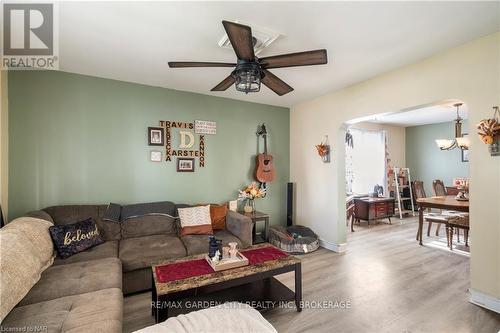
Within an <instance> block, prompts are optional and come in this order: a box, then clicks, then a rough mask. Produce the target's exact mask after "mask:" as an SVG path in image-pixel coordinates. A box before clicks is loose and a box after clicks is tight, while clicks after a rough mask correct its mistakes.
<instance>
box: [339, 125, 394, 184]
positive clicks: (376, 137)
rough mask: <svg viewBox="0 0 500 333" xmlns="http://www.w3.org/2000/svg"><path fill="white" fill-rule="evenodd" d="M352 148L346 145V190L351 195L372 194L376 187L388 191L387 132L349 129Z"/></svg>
mask: <svg viewBox="0 0 500 333" xmlns="http://www.w3.org/2000/svg"><path fill="white" fill-rule="evenodd" d="M349 133H350V134H351V135H352V143H353V145H352V147H351V146H350V145H346V189H347V193H349V194H367V193H372V192H373V188H374V186H375V185H377V184H378V185H381V186H383V187H384V189H385V190H384V191H385V192H384V194H387V189H386V149H385V146H386V132H385V131H370V130H361V129H349Z"/></svg>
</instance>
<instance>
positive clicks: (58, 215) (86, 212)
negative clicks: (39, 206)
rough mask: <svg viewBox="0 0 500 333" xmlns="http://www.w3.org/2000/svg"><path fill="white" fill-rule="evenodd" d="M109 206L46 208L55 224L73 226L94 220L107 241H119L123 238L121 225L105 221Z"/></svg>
mask: <svg viewBox="0 0 500 333" xmlns="http://www.w3.org/2000/svg"><path fill="white" fill-rule="evenodd" d="M107 209H108V205H67V206H53V207H48V208H45V209H44V211H46V212H47V213H48V214H49V215H50V216H51V217H52V220H53V221H54V224H56V225H61V224H71V223H75V222H78V221H83V220H86V219H88V218H93V219H94V221H95V222H96V224H97V227H98V228H99V231H100V233H101V236H102V237H103V238H104V239H105V240H119V239H120V238H121V231H120V223H116V222H111V221H108V220H103V219H102V217H103V216H104V215H105V213H106V210H107Z"/></svg>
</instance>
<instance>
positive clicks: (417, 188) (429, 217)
mask: <svg viewBox="0 0 500 333" xmlns="http://www.w3.org/2000/svg"><path fill="white" fill-rule="evenodd" d="M413 192H414V194H415V198H416V199H421V198H427V195H426V194H425V189H424V182H423V181H421V180H415V181H413ZM427 211H428V212H427V213H425V214H424V220H425V221H427V223H428V226H427V237H430V236H431V228H432V223H437V226H436V236H439V228H440V227H441V224H446V223H447V217H446V216H443V215H441V214H435V213H432V212H431V209H430V208H429V209H428V210H427Z"/></svg>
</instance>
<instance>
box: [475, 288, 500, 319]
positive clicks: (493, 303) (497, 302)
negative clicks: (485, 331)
mask: <svg viewBox="0 0 500 333" xmlns="http://www.w3.org/2000/svg"><path fill="white" fill-rule="evenodd" d="M469 293H470V297H469V302H471V303H473V304H476V305H479V306H482V307H483V308H486V309H488V310H491V311H495V312H496V313H500V298H495V297H493V296H490V295H487V294H483V293H482V292H480V291H477V290H474V289H469Z"/></svg>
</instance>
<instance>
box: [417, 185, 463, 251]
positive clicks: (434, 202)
mask: <svg viewBox="0 0 500 333" xmlns="http://www.w3.org/2000/svg"><path fill="white" fill-rule="evenodd" d="M417 204H418V232H417V240H418V241H419V244H420V245H422V229H423V227H424V210H426V209H427V208H437V209H446V210H453V211H457V212H466V213H468V212H469V201H458V200H457V199H455V197H454V196H453V195H447V196H442V197H429V198H421V199H417Z"/></svg>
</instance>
